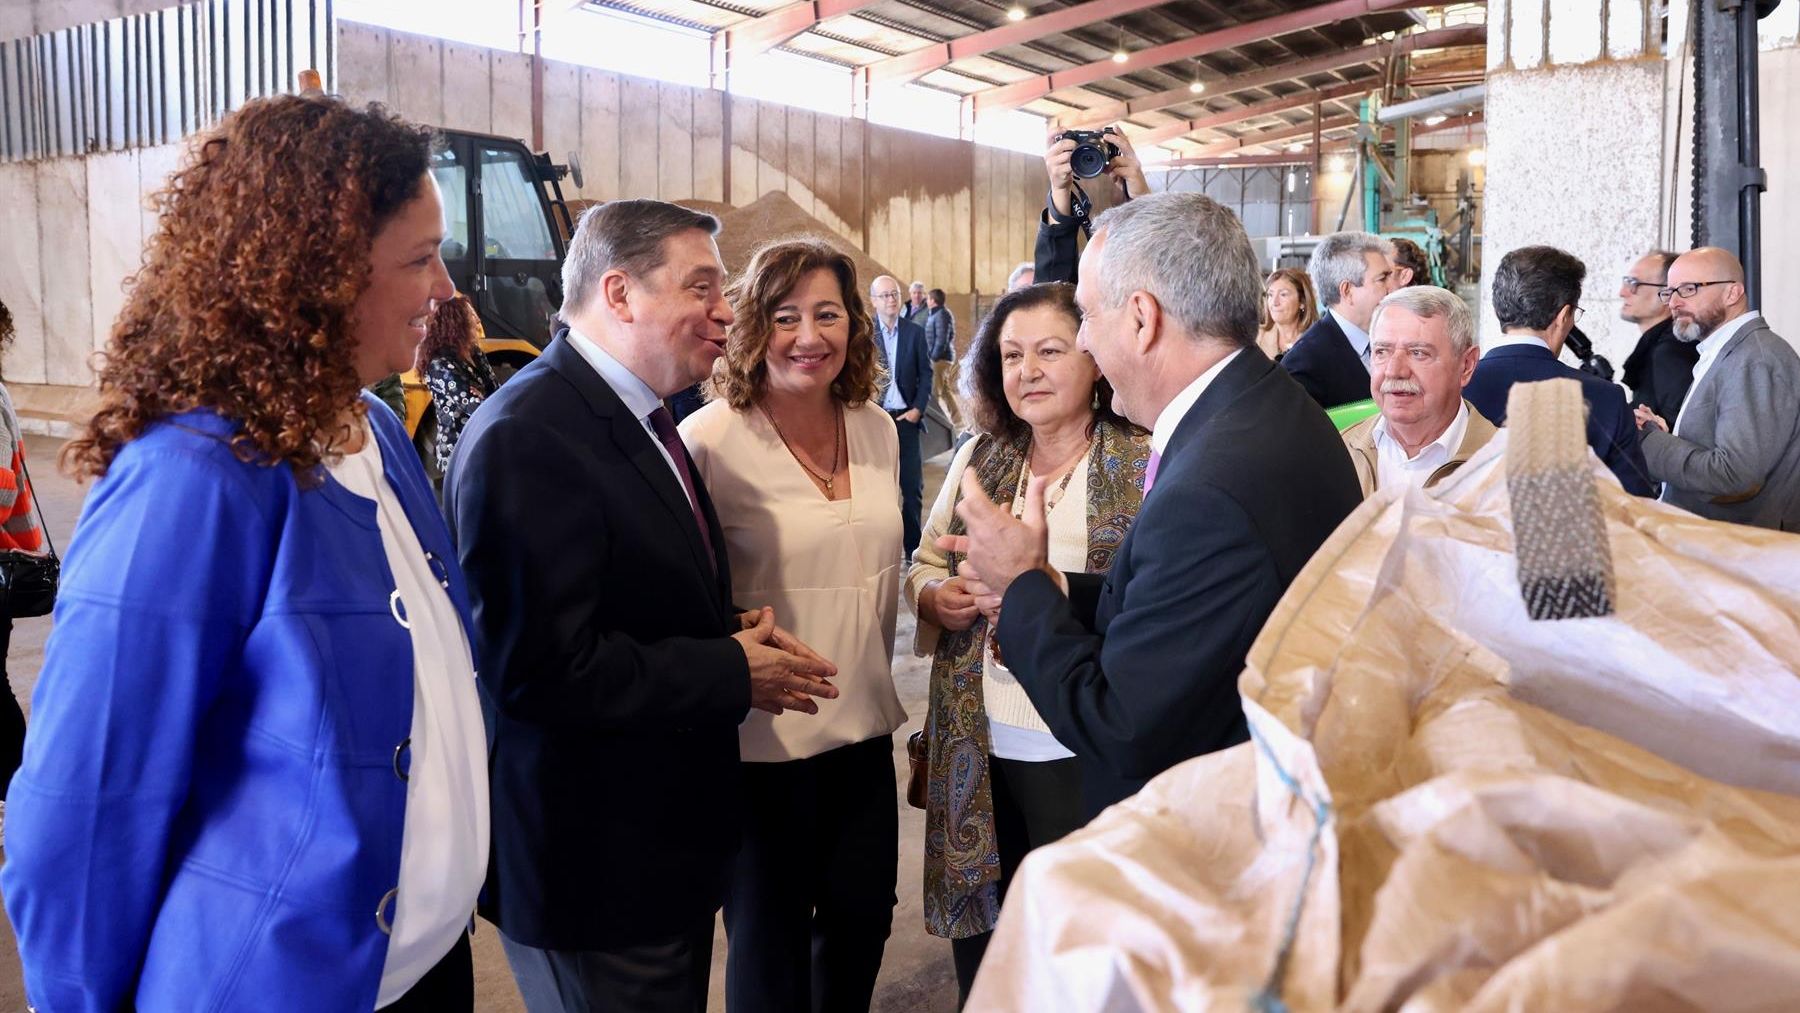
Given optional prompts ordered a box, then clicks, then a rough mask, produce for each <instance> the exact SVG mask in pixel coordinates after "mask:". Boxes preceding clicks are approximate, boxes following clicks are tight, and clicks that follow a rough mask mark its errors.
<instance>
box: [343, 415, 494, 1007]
mask: <svg viewBox="0 0 1800 1013" xmlns="http://www.w3.org/2000/svg"><path fill="white" fill-rule="evenodd" d="M364 425H365V426H366V425H367V423H364ZM327 470H328V471H329V472H330V474H331V477H332V478H333V479H335V480H336V481H337V482H338V484H339V485H342V486H343V487H344V488H345V489H347V490H349V491H350V492H352V493H354V494H356V495H357V496H360V497H362V498H363V499H369V500H374V501H375V522H376V526H377V528H379V529H380V531H381V548H382V554H383V555H384V556H385V557H386V562H387V565H388V569H389V570H390V571H391V572H392V574H393V578H394V594H395V600H394V603H393V606H392V607H393V609H394V612H395V618H396V619H400V620H402V621H403V625H405V626H406V628H407V631H408V634H409V636H410V638H411V641H412V651H413V669H412V672H411V677H412V684H413V708H412V736H411V739H410V747H409V752H410V753H411V756H412V763H411V766H410V767H409V768H408V770H407V779H406V815H405V823H404V824H403V827H402V830H401V835H400V880H399V883H398V892H397V893H396V894H395V897H394V921H393V925H392V926H391V928H392V934H391V935H390V936H389V937H388V947H387V958H386V960H385V961H384V962H383V964H382V969H381V985H380V987H379V989H378V991H377V992H376V996H375V1008H376V1009H380V1008H381V1007H383V1006H386V1005H388V1004H390V1003H392V1002H394V1001H396V1000H398V999H399V998H400V997H401V996H403V995H405V994H406V992H407V990H408V989H410V988H412V987H413V986H414V985H416V984H418V983H419V981H420V979H422V978H424V977H425V974H426V973H427V972H428V971H430V970H431V969H432V967H434V966H436V964H437V962H438V961H439V960H442V959H443V957H444V954H446V953H448V952H449V951H450V948H451V947H452V946H454V945H456V941H457V937H458V936H460V935H462V934H463V933H464V932H467V931H468V928H469V919H471V918H473V917H474V914H475V900H476V897H477V895H478V894H480V892H481V884H482V881H483V880H484V879H485V878H486V877H487V864H488V779H487V732H486V730H485V729H484V727H483V726H482V722H481V703H480V700H479V698H478V697H477V695H476V692H475V661H474V659H473V658H472V657H470V654H469V638H468V636H467V634H466V633H465V632H464V630H463V627H462V616H461V614H460V613H458V612H457V611H456V605H455V603H453V602H452V601H451V600H450V592H449V591H448V590H447V589H446V586H445V584H444V583H443V580H441V579H440V578H439V576H438V574H437V572H436V570H435V569H434V568H433V565H432V563H433V560H431V559H429V558H427V556H426V554H425V550H424V548H423V547H421V546H420V545H419V538H418V536H417V535H415V534H413V529H412V523H411V522H410V521H408V520H407V518H406V510H405V508H404V507H402V506H401V505H400V498H399V496H398V495H397V494H395V492H394V488H393V486H391V485H389V484H388V482H387V476H386V475H385V474H383V473H382V469H381V448H380V446H379V445H377V444H376V442H375V435H374V434H373V433H367V434H366V435H365V436H364V439H363V449H362V450H360V451H358V452H357V453H354V454H346V455H345V456H344V458H343V459H342V460H340V461H338V462H337V463H336V464H333V465H330V466H329V467H328V469H327ZM438 565H439V566H444V565H447V564H446V562H443V561H440V562H439V563H438ZM446 572H447V571H446ZM396 674H397V673H396Z"/></svg>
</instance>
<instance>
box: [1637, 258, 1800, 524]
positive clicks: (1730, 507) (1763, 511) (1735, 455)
mask: <svg viewBox="0 0 1800 1013" xmlns="http://www.w3.org/2000/svg"><path fill="white" fill-rule="evenodd" d="M1657 294H1658V296H1659V297H1661V298H1662V299H1663V301H1665V302H1666V303H1668V305H1669V310H1670V312H1671V314H1672V315H1673V317H1674V321H1675V336H1676V337H1677V338H1679V339H1680V340H1682V341H1688V342H1697V343H1698V344H1699V346H1700V361H1699V362H1697V363H1695V364H1694V383H1693V386H1691V387H1689V388H1688V393H1687V400H1686V401H1684V402H1683V403H1682V406H1681V413H1680V415H1679V416H1678V417H1677V420H1676V424H1675V428H1674V431H1673V432H1671V431H1670V429H1669V424H1668V423H1667V422H1665V421H1664V420H1663V419H1662V418H1661V417H1660V416H1658V415H1657V414H1656V413H1655V412H1654V411H1652V410H1651V408H1650V407H1649V406H1648V405H1644V406H1640V407H1639V408H1638V410H1637V420H1638V426H1639V427H1640V432H1641V435H1642V437H1643V448H1644V461H1645V463H1646V464H1648V465H1649V468H1650V475H1651V477H1652V478H1655V479H1658V480H1660V481H1661V482H1662V483H1663V494H1662V500H1663V502H1665V503H1672V504H1674V505H1675V506H1678V507H1681V508H1682V509H1684V510H1690V511H1692V512H1694V513H1696V514H1699V515H1700V516H1702V517H1710V518H1712V519H1713V520H1720V521H1731V522H1734V523H1737V524H1754V525H1756V526H1757V527H1763V528H1776V529H1778V530H1783V531H1800V355H1796V354H1795V353H1794V350H1793V348H1792V347H1791V346H1789V345H1788V343H1787V342H1786V341H1784V340H1782V339H1781V337H1780V336H1779V335H1777V334H1776V333H1775V332H1774V331H1773V330H1771V329H1770V328H1769V325H1768V322H1767V321H1765V320H1763V319H1762V315H1761V314H1760V313H1757V312H1756V311H1755V310H1753V309H1751V308H1750V303H1749V297H1748V296H1747V294H1746V292H1745V289H1744V268H1743V265H1742V264H1740V263H1738V259H1737V257H1735V256H1733V255H1732V254H1731V253H1730V252H1729V251H1727V250H1721V249H1718V248H1716V247H1701V248H1700V249H1697V250H1694V251H1692V252H1690V253H1687V254H1684V255H1682V256H1681V257H1680V258H1679V259H1677V260H1676V261H1675V263H1674V265H1673V266H1671V267H1670V268H1669V280H1668V282H1667V283H1666V287H1664V288H1663V289H1662V290H1661V291H1660V292H1658V293H1657Z"/></svg>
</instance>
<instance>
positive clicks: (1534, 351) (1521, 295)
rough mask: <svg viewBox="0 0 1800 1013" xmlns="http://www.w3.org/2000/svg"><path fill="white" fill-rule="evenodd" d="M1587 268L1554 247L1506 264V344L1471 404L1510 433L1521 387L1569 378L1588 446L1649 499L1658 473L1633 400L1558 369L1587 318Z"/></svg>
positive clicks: (1501, 302)
mask: <svg viewBox="0 0 1800 1013" xmlns="http://www.w3.org/2000/svg"><path fill="white" fill-rule="evenodd" d="M1585 277H1587V266H1586V265H1585V264H1583V263H1582V262H1581V261H1580V260H1578V259H1576V257H1574V256H1573V255H1572V254H1569V253H1565V252H1563V251H1562V250H1559V249H1557V248H1555V247H1553V246H1524V247H1520V248H1519V249H1517V250H1514V251H1512V252H1511V253H1509V254H1507V255H1506V256H1504V257H1502V258H1500V266H1499V267H1498V268H1496V269H1495V270H1494V287H1493V291H1492V292H1491V293H1490V295H1491V296H1492V299H1493V303H1494V315H1495V316H1497V317H1499V318H1500V330H1501V331H1502V332H1503V337H1502V338H1501V339H1500V341H1498V342H1496V343H1495V344H1493V345H1490V346H1489V348H1488V350H1487V353H1486V354H1485V355H1483V356H1482V357H1481V361H1480V362H1478V363H1476V364H1475V378H1474V379H1472V380H1470V381H1469V385H1468V387H1466V388H1464V389H1463V397H1465V398H1467V399H1468V401H1469V403H1470V404H1472V405H1474V406H1475V410H1476V411H1478V412H1480V413H1481V414H1482V415H1484V416H1486V417H1487V420H1488V421H1489V422H1492V423H1493V424H1494V425H1497V426H1504V425H1506V399H1507V397H1508V395H1509V394H1510V393H1511V391H1512V385H1513V384H1515V383H1531V382H1533V381H1537V380H1551V379H1556V378H1558V377H1568V378H1569V379H1571V380H1576V381H1578V382H1580V384H1581V393H1582V396H1583V397H1584V398H1586V400H1587V405H1588V418H1587V441H1588V446H1590V447H1592V448H1593V449H1594V453H1595V454H1597V455H1599V457H1600V460H1601V461H1602V462H1604V463H1605V464H1606V466H1607V467H1608V468H1610V469H1612V473H1613V474H1614V475H1617V476H1618V478H1619V484H1620V485H1623V486H1624V487H1625V491H1626V492H1629V493H1631V494H1633V495H1635V496H1648V495H1650V493H1651V489H1650V472H1649V469H1648V468H1646V467H1645V465H1644V451H1643V449H1642V448H1641V447H1640V446H1639V445H1638V433H1637V423H1636V421H1635V420H1634V419H1633V418H1632V414H1631V409H1630V408H1628V407H1626V405H1625V392H1624V391H1623V390H1621V389H1620V388H1619V386H1618V385H1617V384H1613V383H1608V382H1607V381H1605V380H1602V379H1600V378H1599V377H1597V376H1595V375H1593V374H1592V373H1584V372H1582V371H1581V370H1579V369H1576V368H1575V367H1574V366H1570V365H1566V364H1564V363H1562V362H1559V361H1557V357H1558V356H1560V355H1561V354H1562V349H1563V341H1564V340H1565V339H1566V338H1568V336H1569V331H1570V330H1571V329H1572V328H1574V326H1575V321H1576V319H1577V318H1578V317H1579V316H1580V315H1581V310H1580V308H1579V305H1578V304H1579V303H1580V301H1581V282H1582V279H1583V278H1585Z"/></svg>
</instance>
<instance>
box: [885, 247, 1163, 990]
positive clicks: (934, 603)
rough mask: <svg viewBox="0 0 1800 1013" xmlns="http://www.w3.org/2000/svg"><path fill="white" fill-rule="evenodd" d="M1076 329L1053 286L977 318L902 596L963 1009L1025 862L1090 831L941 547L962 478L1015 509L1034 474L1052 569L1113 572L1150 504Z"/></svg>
mask: <svg viewBox="0 0 1800 1013" xmlns="http://www.w3.org/2000/svg"><path fill="white" fill-rule="evenodd" d="M1080 327H1081V313H1080V311H1079V310H1077V309H1076V306H1075V289H1074V286H1072V285H1066V284H1057V283H1049V284H1043V285H1033V286H1031V287H1030V288H1025V289H1020V290H1019V291H1017V292H1011V293H1008V294H1007V295H1005V296H1002V297H1001V299H1000V301H999V302H998V303H996V304H995V305H994V309H993V312H991V313H990V314H989V315H988V317H987V319H986V320H984V321H982V324H981V329H980V330H979V331H978V332H977V333H976V335H975V341H974V343H973V344H972V345H970V347H969V353H968V357H967V359H966V360H965V362H964V364H963V389H964V395H965V399H966V401H967V403H968V405H969V409H970V412H971V414H972V415H973V416H974V422H975V428H976V430H977V431H978V432H979V433H980V435H979V436H977V437H976V438H975V439H973V440H970V441H969V442H968V443H966V444H964V445H963V447H962V449H961V450H959V451H957V453H956V457H955V458H954V459H953V460H952V461H951V462H950V468H949V471H948V472H947V473H946V474H945V476H944V486H943V489H942V491H941V492H939V493H938V498H937V502H936V503H935V504H934V505H933V506H932V508H931V518H930V520H929V521H928V522H927V523H926V527H925V532H924V536H923V538H922V540H921V541H920V543H919V548H918V550H917V551H916V552H914V553H913V564H912V569H911V571H910V572H909V573H908V574H907V577H906V585H905V587H904V588H903V594H904V595H905V596H906V601H907V603H908V604H909V605H910V606H912V608H913V610H914V611H915V612H916V613H917V614H918V617H919V625H918V639H917V641H916V642H915V644H914V648H913V649H914V651H915V652H916V653H918V654H921V655H925V654H929V655H931V658H932V663H931V688H930V696H929V699H930V711H929V712H928V713H927V715H926V718H925V737H926V740H927V742H928V743H929V749H930V773H929V787H928V790H927V793H926V794H927V805H926V810H925V927H926V929H927V931H929V932H931V933H932V934H933V935H937V936H944V937H946V938H948V939H950V941H951V952H952V955H953V956H954V957H955V960H956V982H957V991H958V993H959V994H960V995H961V996H962V997H963V998H964V999H966V998H967V997H968V993H969V986H970V985H971V984H972V983H973V982H974V980H975V971H976V969H977V968H978V967H979V966H980V964H981V957H982V954H983V953H984V952H985V951H986V950H987V941H988V938H989V934H990V933H991V932H992V931H993V928H994V924H995V922H996V921H997V919H998V918H999V915H1000V904H1001V900H1002V898H1003V897H1004V896H1005V894H1006V887H1007V884H1008V883H1009V882H1011V880H1012V875H1013V872H1014V870H1016V869H1017V868H1018V866H1019V862H1020V860H1021V859H1023V858H1024V857H1025V853H1026V852H1028V851H1030V850H1031V849H1033V848H1035V847H1038V846H1040V845H1043V844H1048V843H1049V842H1051V841H1054V840H1056V839H1057V838H1059V837H1062V836H1063V835H1064V834H1067V833H1068V832H1069V831H1071V830H1073V829H1075V828H1076V827H1078V826H1080V825H1081V824H1082V822H1083V821H1082V810H1081V775H1080V771H1079V770H1078V769H1077V767H1076V761H1075V758H1074V755H1075V754H1073V753H1071V752H1070V751H1069V750H1068V749H1066V748H1064V747H1063V745H1062V744H1061V743H1060V742H1058V741H1056V737H1055V736H1054V735H1052V734H1051V732H1050V729H1049V727H1048V726H1047V725H1045V724H1044V720H1043V718H1041V717H1039V716H1038V713H1037V710H1036V708H1034V707H1033V706H1032V703H1031V700H1030V698H1029V697H1027V696H1026V695H1025V690H1024V688H1023V687H1021V686H1020V685H1019V683H1018V681H1017V680H1016V679H1014V678H1013V677H1012V674H1011V673H1010V672H1008V671H1007V668H1006V665H1005V662H1004V661H1003V660H1002V659H1001V658H1000V657H999V655H998V654H997V653H996V651H995V648H994V642H993V639H992V637H991V636H990V631H991V629H992V626H993V624H994V622H995V621H996V620H997V619H998V617H999V613H998V611H997V606H995V605H992V604H991V603H989V605H988V607H986V608H984V605H983V603H982V602H979V601H977V600H976V599H975V598H974V597H973V596H971V595H970V594H969V592H968V591H967V590H966V589H965V588H964V587H963V582H962V578H961V577H959V576H956V563H957V562H958V560H956V559H952V558H946V557H945V555H944V553H943V552H942V551H941V550H939V549H938V547H937V539H938V537H939V536H941V535H960V534H962V533H963V527H962V518H960V517H958V516H956V512H955V511H956V504H957V501H958V500H959V499H960V494H961V489H962V480H963V474H964V472H966V471H971V470H972V471H974V473H975V474H976V476H977V477H978V478H979V479H980V481H981V486H982V489H983V490H984V491H985V492H986V493H987V495H988V497H989V498H990V499H992V500H993V501H994V502H996V503H1003V504H1004V503H1007V502H1009V501H1010V502H1011V503H1012V509H1013V512H1014V514H1015V515H1017V514H1018V513H1019V512H1020V511H1021V510H1022V509H1023V507H1024V501H1025V488H1026V484H1027V483H1028V482H1030V481H1032V480H1034V479H1036V480H1042V481H1043V482H1045V483H1046V487H1045V492H1044V509H1045V517H1046V520H1047V521H1048V524H1049V535H1050V565H1051V566H1054V567H1056V568H1057V569H1058V570H1065V571H1073V572H1086V573H1104V572H1105V571H1106V570H1107V569H1108V568H1109V567H1111V566H1112V559H1113V553H1114V552H1115V551H1116V550H1117V548H1118V546H1119V543H1120V542H1121V541H1123V540H1124V537H1125V531H1126V529H1127V528H1128V527H1130V525H1131V522H1132V520H1133V519H1134V518H1135V517H1136V516H1137V512H1138V507H1139V505H1140V504H1141V503H1142V502H1143V498H1144V492H1143V490H1144V468H1145V466H1146V465H1147V464H1148V463H1149V459H1150V434H1149V433H1147V432H1145V431H1144V430H1142V429H1140V428H1138V427H1137V426H1134V425H1132V424H1131V423H1130V422H1127V421H1126V420H1125V419H1124V418H1122V417H1120V416H1119V415H1118V414H1117V413H1115V412H1114V411H1113V409H1112V388H1111V387H1109V386H1108V385H1107V383H1106V381H1105V379H1103V378H1102V377H1101V376H1100V370H1099V368H1098V367H1097V366H1095V365H1094V360H1093V359H1092V358H1090V357H1089V356H1088V355H1087V353H1085V352H1082V351H1081V350H1080V349H1078V348H1077V347H1076V345H1075V335H1076V332H1077V331H1078V330H1079V329H1080Z"/></svg>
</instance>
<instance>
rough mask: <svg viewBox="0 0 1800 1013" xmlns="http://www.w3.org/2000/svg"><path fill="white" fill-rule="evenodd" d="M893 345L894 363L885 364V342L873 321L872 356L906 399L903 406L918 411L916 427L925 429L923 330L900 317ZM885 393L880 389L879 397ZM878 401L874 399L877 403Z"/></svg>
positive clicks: (927, 376) (927, 363)
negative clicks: (898, 332)
mask: <svg viewBox="0 0 1800 1013" xmlns="http://www.w3.org/2000/svg"><path fill="white" fill-rule="evenodd" d="M894 345H895V347H896V349H897V350H898V351H897V356H898V358H899V360H900V361H899V362H898V363H891V362H888V361H887V343H886V341H884V340H883V339H882V337H881V324H880V322H879V321H877V322H876V324H875V356H876V358H878V359H880V360H881V365H882V367H883V368H885V369H887V371H888V373H889V375H890V376H892V377H893V382H894V383H895V384H896V385H898V386H899V388H900V396H901V397H902V398H904V399H905V400H906V407H908V408H917V409H918V410H919V427H920V428H921V429H922V428H924V426H925V409H926V407H927V406H928V405H930V404H931V355H930V346H929V342H928V341H927V340H926V337H925V329H924V328H923V327H920V326H919V325H918V324H915V323H913V322H912V321H911V320H908V319H906V317H905V316H901V317H900V337H899V340H897V341H895V342H894ZM886 393H887V392H886V390H885V389H884V390H883V391H882V394H881V395H880V397H885V396H886ZM879 400H880V398H879V397H878V398H877V401H878V402H879ZM884 407H885V406H884ZM902 449H904V448H902Z"/></svg>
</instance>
